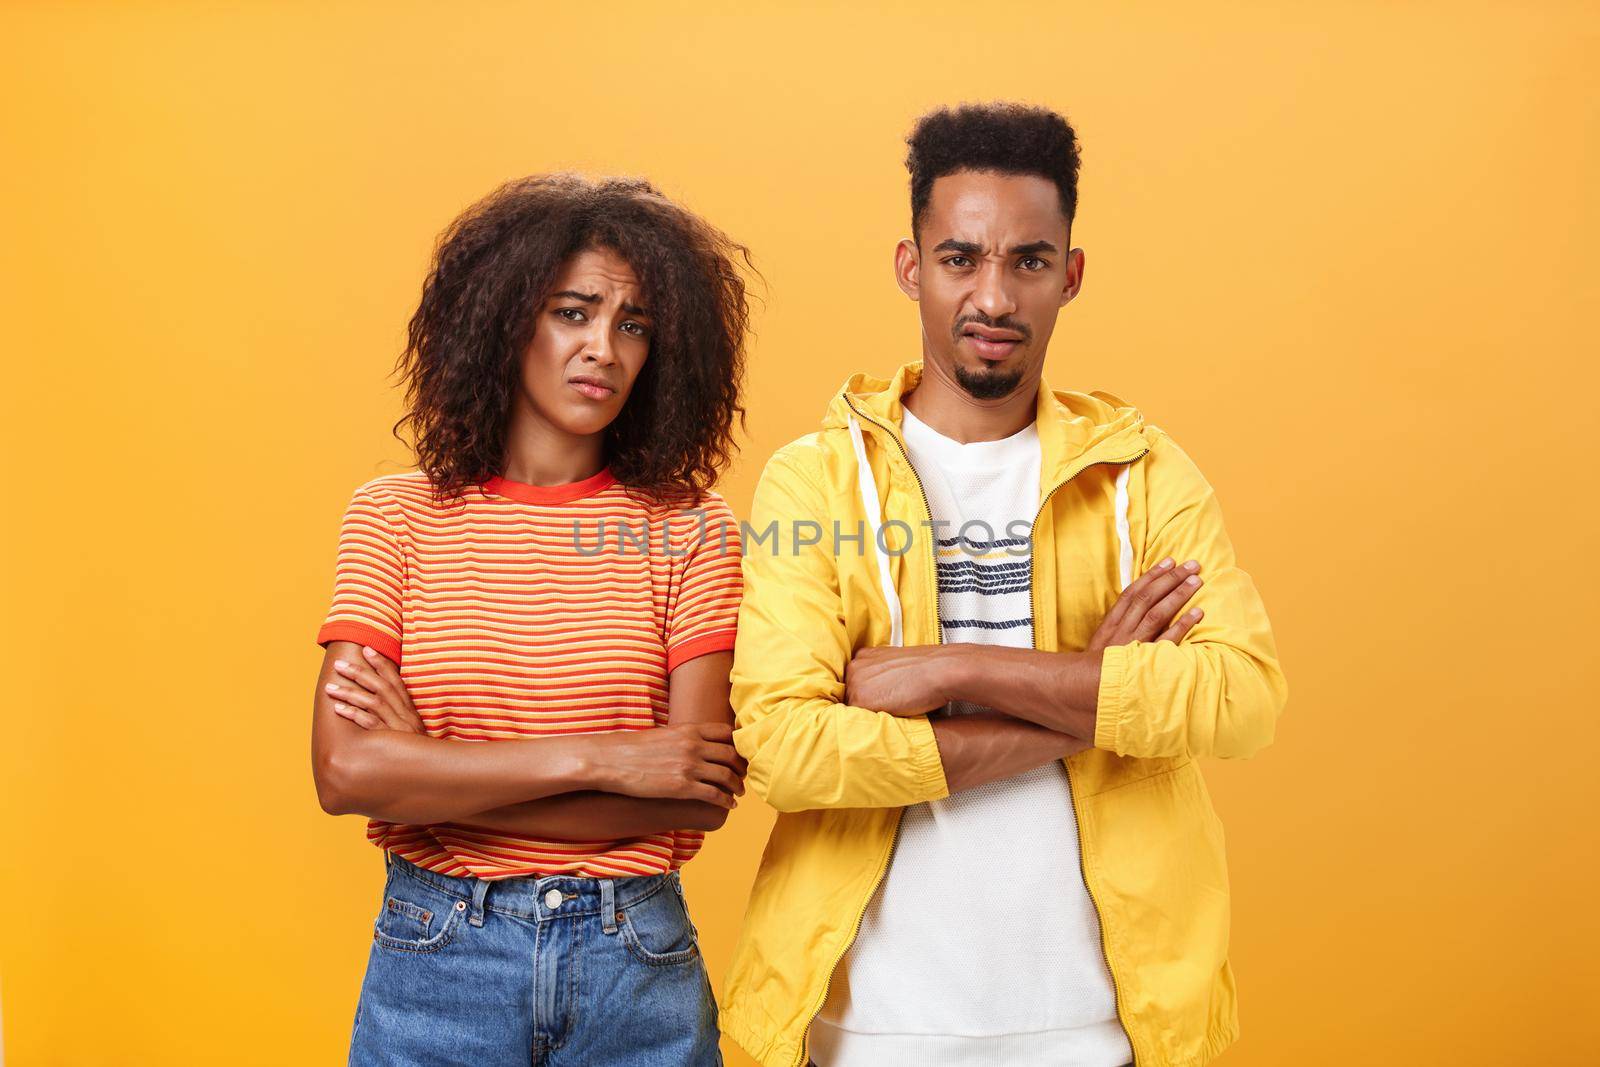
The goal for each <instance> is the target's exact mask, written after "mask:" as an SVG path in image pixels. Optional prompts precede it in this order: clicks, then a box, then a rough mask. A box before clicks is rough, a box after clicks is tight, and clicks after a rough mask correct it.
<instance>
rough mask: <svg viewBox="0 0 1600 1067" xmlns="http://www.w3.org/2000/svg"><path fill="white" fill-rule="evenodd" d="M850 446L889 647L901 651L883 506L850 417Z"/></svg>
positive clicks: (856, 426) (863, 445)
mask: <svg viewBox="0 0 1600 1067" xmlns="http://www.w3.org/2000/svg"><path fill="white" fill-rule="evenodd" d="M850 443H851V444H853V445H854V446H855V449H856V470H857V472H858V474H859V477H858V478H857V484H858V485H859V486H860V488H861V506H862V508H863V509H865V511H866V516H867V527H868V530H869V532H870V535H871V537H872V544H873V551H874V552H876V553H877V556H878V583H879V584H880V585H881V586H882V587H883V599H884V600H885V601H887V602H888V605H889V644H890V645H892V646H893V647H895V648H899V647H900V645H901V644H902V643H903V635H902V633H901V629H900V594H898V593H896V592H895V589H894V579H893V578H891V577H889V555H888V553H887V552H885V551H884V550H883V543H882V542H881V541H879V540H878V532H879V531H880V530H881V529H882V528H883V507H882V505H881V504H879V503H878V480H877V479H876V478H874V477H873V476H872V467H871V466H869V465H868V464H867V446H866V443H865V442H864V441H863V440H862V439H861V424H860V423H859V422H857V421H856V417H855V416H854V415H852V416H850Z"/></svg>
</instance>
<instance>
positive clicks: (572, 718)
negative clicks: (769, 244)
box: [312, 175, 749, 1067]
mask: <svg viewBox="0 0 1600 1067" xmlns="http://www.w3.org/2000/svg"><path fill="white" fill-rule="evenodd" d="M741 264H742V266H743V267H745V268H748V266H749V255H748V253H747V252H746V250H745V249H744V248H743V247H742V246H740V245H737V244H735V243H734V242H732V241H731V240H729V239H728V238H727V237H726V236H724V235H723V234H722V233H720V232H719V231H718V230H716V229H715V228H713V227H711V226H710V225H708V224H707V223H706V222H704V221H703V220H701V219H699V218H698V217H696V216H695V215H693V214H691V213H690V212H688V211H686V210H685V209H683V208H682V207H679V206H678V205H676V204H674V203H672V202H671V201H670V200H668V199H666V198H665V197H663V196H662V195H661V194H660V193H659V192H658V191H657V190H656V189H654V188H653V187H652V186H651V185H650V184H649V183H647V182H644V181H639V180H628V179H606V180H590V179H586V178H582V177H577V176H573V175H554V176H538V177H532V178H527V179H523V180H520V181H515V182H512V183H510V184H508V185H506V186H504V187H503V188H501V189H499V190H497V191H495V192H494V193H492V194H491V195H490V196H488V197H487V198H485V199H484V200H482V201H481V202H479V203H478V204H476V205H475V206H473V207H472V208H470V209H469V210H468V211H467V212H466V213H465V214H463V215H462V216H461V217H460V218H458V219H457V220H456V221H455V222H454V223H453V224H452V225H451V226H450V227H449V228H448V229H447V230H446V231H445V233H444V234H443V236H442V237H441V238H440V240H439V243H438V247H437V250H436V254H435V257H434V261H433V265H432V269H431V271H430V272H429V275H428V278H427V281H426V283H425V285H424V287H423V292H422V300H421V304H420V306H419V307H418V308H417V311H416V314H415V315H414V316H413V317H412V320H411V327H410V332H409V342H408V344H407V347H406V350H405V353H404V355H403V356H402V357H401V361H400V367H399V370H400V373H401V375H402V376H403V378H404V380H405V383H406V400H407V412H406V414H405V416H404V418H403V419H402V420H401V423H400V425H401V426H402V427H404V428H405V429H406V430H408V431H409V434H410V437H411V439H412V440H413V441H414V444H415V449H416V454H417V466H418V468H419V469H418V470H416V471H414V472H410V473H404V474H395V475H388V476H385V477H380V478H377V479H376V480H374V481H371V482H368V483H367V484H366V485H363V486H362V487H361V488H360V489H358V490H357V491H356V493H355V495H354V497H353V499H352V500H351V503H350V506H349V508H348V510H347V511H346V513H345V517H344V524H343V527H342V530H341V534H340V539H339V550H338V561H337V567H336V578H335V588H334V595H333V604H332V607H331V609H330V610H329V612H328V615H327V618H326V620H325V622H324V623H323V625H322V628H321V630H320V632H319V634H318V642H319V643H320V644H321V645H322V646H323V647H324V648H325V649H326V652H325V656H324V661H323V664H322V669H321V673H320V674H319V676H318V679H317V691H316V698H315V708H314V713H313V725H312V760H313V767H314V774H315V779H316V785H317V793H318V796H319V798H320V800H321V803H322V807H323V808H324V810H326V811H328V812H329V813H332V814H349V813H359V814H361V815H364V816H367V818H368V820H369V821H368V823H367V838H368V840H369V841H371V842H372V843H373V844H375V845H377V846H378V847H379V848H380V849H382V850H383V855H384V861H385V865H386V868H387V872H386V882H385V885H384V889H383V893H382V896H381V898H380V901H379V908H378V915H377V921H376V923H375V926H374V931H373V943H372V948H371V952H370V955H369V957H368V962H367V970H366V977H365V980H364V982H363V984H362V988H361V995H360V1000H359V1002H358V1005H357V1010H356V1020H355V1027H354V1031H353V1034H352V1038H351V1049H350V1062H351V1063H353V1064H380V1063H381V1064H397V1063H407V1064H410V1063H430V1064H431V1063H471V1064H475V1065H479V1067H489V1065H495V1064H502V1063H503V1064H513V1063H515V1064H527V1063H529V1062H530V1058H531V1062H533V1063H537V1064H551V1065H557V1064H601V1063H604V1064H609V1065H629V1064H645V1063H650V1064H658V1063H659V1064H668V1063H670V1064H702V1063H709V1064H714V1063H719V1062H721V1061H720V1056H719V1054H718V1051H717V1019H716V1005H715V1003H714V1001H713V999H712V994H711V989H710V985H709V982H708V980H707V977H706V970H705V966H704V964H703V962H702V959H701V955H700V950H699V944H698V935H697V933H696V931H695V928H694V925H693V924H692V923H691V921H690V919H689V914H688V910H687V906H686V903H685V900H684V895H683V888H682V883H681V881H680V879H679V870H680V869H681V868H682V866H683V865H684V864H685V863H686V862H688V860H689V859H690V858H691V857H693V856H694V854H695V853H696V851H697V850H698V849H699V847H700V844H701V842H702V840H703V838H704V835H705V832H706V831H708V830H713V829H716V828H717V827H718V826H720V825H722V822H723V820H724V819H725V818H726V817H727V814H728V811H729V810H730V809H731V808H732V807H733V806H734V803H735V801H736V798H737V797H738V796H739V795H740V794H741V793H743V791H744V785H743V776H744V772H745V763H744V761H743V760H742V759H741V758H740V757H739V755H738V753H737V752H736V751H735V750H734V748H733V745H732V714H731V711H730V708H729V703H728V692H729V683H728V672H729V665H730V662H731V657H732V652H731V650H732V648H733V639H734V628H735V623H736V616H737V611H738V604H739V596H740V561H739V552H738V547H739V537H738V530H737V527H736V526H735V524H734V520H733V518H732V515H731V513H730V512H729V510H728V507H727V505H726V504H725V503H724V502H723V501H722V499H721V498H720V497H718V496H717V495H716V494H715V493H713V492H711V485H712V483H713V481H714V480H715V478H716V476H717V475H718V473H719V472H720V471H721V470H722V469H723V468H724V467H725V466H726V464H727V462H728V460H729V458H730V455H731V453H732V424H733V420H734V418H735V416H736V415H737V416H742V415H743V409H742V408H741V407H740V399H739V398H740V382H741V377H742V374H743V367H744V350H745V335H746V329H747V325H748V308H747V303H746V296H745V285H744V281H743V276H742V274H741V269H740V267H741Z"/></svg>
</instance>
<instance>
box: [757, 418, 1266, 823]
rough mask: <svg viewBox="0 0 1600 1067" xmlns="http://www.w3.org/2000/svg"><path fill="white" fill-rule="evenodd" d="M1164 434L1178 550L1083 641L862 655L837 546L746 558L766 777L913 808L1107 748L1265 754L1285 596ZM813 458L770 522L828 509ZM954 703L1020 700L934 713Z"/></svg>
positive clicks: (760, 781) (1153, 509) (768, 494)
mask: <svg viewBox="0 0 1600 1067" xmlns="http://www.w3.org/2000/svg"><path fill="white" fill-rule="evenodd" d="M1149 432H1150V433H1151V435H1152V437H1153V448H1152V451H1151V453H1150V456H1149V458H1148V459H1147V460H1145V461H1144V462H1145V464H1146V468H1145V471H1144V478H1143V483H1144V484H1143V487H1142V492H1143V495H1144V504H1145V515H1146V518H1145V521H1144V523H1143V526H1144V529H1143V533H1142V552H1141V555H1142V556H1143V558H1145V559H1155V560H1160V561H1161V562H1160V563H1158V564H1156V566H1154V567H1152V568H1151V569H1150V570H1149V571H1148V572H1146V573H1145V574H1144V575H1142V576H1140V578H1139V579H1138V580H1136V581H1135V582H1133V583H1132V584H1130V585H1129V587H1128V588H1127V589H1126V590H1124V591H1123V592H1122V594H1121V595H1120V596H1119V597H1118V599H1117V601H1116V602H1115V603H1114V604H1113V605H1112V606H1111V607H1110V608H1109V610H1108V612H1107V614H1106V616H1105V618H1104V619H1103V620H1102V621H1101V624H1100V626H1099V628H1098V629H1097V631H1096V633H1095V635H1094V638H1093V640H1092V641H1091V642H1090V643H1089V645H1088V646H1087V647H1086V648H1084V649H1083V650H1082V651H1067V652H1045V651H1036V650H1032V649H1009V648H1000V647H995V646H989V645H934V646H925V647H913V648H861V649H857V648H856V647H855V645H854V641H853V640H852V638H851V636H850V634H849V632H848V631H847V627H846V625H845V619H844V615H843V609H842V606H841V604H842V593H841V590H840V588H839V580H840V579H839V571H838V568H837V563H836V561H835V560H834V559H833V557H832V556H831V555H830V554H828V553H826V552H825V551H823V550H822V549H820V548H819V547H815V546H813V547H812V548H810V549H809V550H808V551H795V552H786V553H781V554H780V553H770V554H768V553H751V554H750V555H748V556H746V558H745V576H744V577H745V583H744V584H745V599H744V603H743V606H742V608H741V610H740V616H739V638H738V652H737V653H736V655H735V659H734V667H733V700H734V705H735V707H736V708H737V709H738V713H739V718H738V726H739V728H738V730H737V731H736V732H735V735H734V737H735V742H736V744H737V745H738V748H739V750H740V752H741V753H742V754H743V755H744V756H745V757H746V758H747V759H748V760H749V782H750V785H751V786H752V788H754V789H755V790H756V792H757V793H758V794H759V795H760V796H762V797H763V799H765V800H766V801H767V802H768V803H769V804H771V805H772V806H773V807H775V808H777V809H778V810H780V811H804V810H808V809H816V808H833V807H891V806H904V805H907V804H915V803H919V802H922V801H926V800H934V799H938V798H940V797H943V796H946V795H948V794H949V793H951V792H958V791H960V790H963V789H967V788H971V787H972V786H975V785H980V784H983V783H985V782H989V781H994V780H996V779H1000V778H1006V777H1010V776H1013V775H1015V774H1019V773H1022V772H1024V771H1027V770H1030V769H1032V768H1034V767H1037V766H1041V765H1043V764H1045V763H1048V762H1051V761H1053V760H1057V759H1060V758H1062V757H1063V756H1067V755H1070V754H1072V753H1074V752H1077V751H1080V750H1082V749H1085V748H1089V747H1096V748H1101V749H1104V750H1106V751H1108V752H1112V753H1115V754H1116V755H1119V756H1124V757H1139V758H1155V757H1180V756H1193V755H1213V756H1248V755H1250V754H1252V753H1253V752H1255V751H1257V750H1259V749H1260V748H1261V747H1263V746H1264V745H1266V744H1267V743H1269V742H1270V740H1271V738H1272V734H1273V730H1274V728H1275V725H1276V720H1277V717H1278V715H1279V714H1280V713H1281V710H1282V707H1283V704H1284V701H1285V700H1286V698H1287V688H1286V686H1285V684H1284V680H1283V674H1282V671H1281V670H1280V669H1279V667H1278V662H1277V653H1276V649H1275V647H1274V644H1273V639H1272V634H1271V629H1270V627H1269V626H1268V623H1267V619H1266V613H1265V609H1264V608H1263V607H1262V605H1261V601H1260V598H1259V596H1258V595H1257V594H1256V591H1255V587H1254V585H1253V583H1252V582H1251V580H1250V578H1249V576H1248V575H1247V574H1245V572H1244V571H1242V570H1241V569H1239V567H1238V566H1237V565H1236V564H1235V561H1234V555H1233V549H1232V546H1231V544H1230V543H1229V541H1228V538H1227V535H1226V533H1225V532H1224V531H1223V526H1222V517H1221V511H1220V509H1219V508H1218V506H1217V503H1216V500H1215V496H1214V494H1213V493H1212V491H1211V487H1210V486H1209V485H1208V484H1207V483H1206V482H1205V480H1204V478H1202V477H1201V476H1200V474H1199V471H1198V470H1197V469H1196V468H1195V467H1194V465H1193V463H1192V461H1190V460H1189V458H1188V456H1187V455H1185V454H1184V453H1183V452H1182V451H1181V450H1180V449H1178V448H1177V446H1176V445H1175V444H1174V443H1172V441H1171V440H1170V438H1167V437H1166V436H1165V435H1164V434H1161V433H1160V432H1159V431H1156V430H1153V429H1152V430H1151V431H1149ZM813 453H814V450H813V449H809V448H808V447H797V448H794V449H791V450H788V451H785V452H782V453H780V454H779V455H777V456H775V457H774V458H773V460H772V461H771V462H770V463H769V464H768V467H767V470H766V472H765V473H764V474H763V476H762V480H761V483H760V484H759V485H758V487H757V489H756V495H755V501H754V504H753V507H752V517H751V523H752V525H753V526H754V527H755V528H757V529H762V528H765V527H766V526H767V525H768V524H769V523H771V522H774V521H775V522H778V523H780V524H782V523H784V522H792V521H794V519H795V518H796V517H801V518H815V517H816V516H818V515H823V516H826V515H827V514H828V501H829V499H830V497H829V495H828V493H827V492H826V491H825V490H824V489H823V488H822V486H823V483H824V482H825V480H826V475H825V473H824V472H823V471H822V469H821V464H820V462H819V460H818V459H817V457H816V456H815V455H814V454H813ZM1191 556H1192V558H1191ZM1177 560H1184V561H1186V562H1185V563H1184V564H1182V565H1179V564H1177V562H1176V561H1177ZM1202 570H1203V571H1204V572H1205V579H1204V581H1202V580H1201V577H1200V574H1201V571H1202ZM1202 588H1203V589H1204V592H1203V593H1202ZM1197 596H1198V599H1197V600H1196V601H1195V604H1194V605H1193V606H1192V607H1190V606H1189V601H1190V599H1191V598H1195V597H1197ZM1202 608H1203V609H1204V610H1203V611H1202V610H1201V609H1202ZM1202 619H1203V620H1204V621H1203V622H1202ZM797 631H803V632H797ZM951 700H966V701H971V702H973V703H977V704H980V705H983V706H986V707H989V708H993V709H996V710H997V711H998V712H1000V713H1001V714H999V715H995V716H982V717H976V716H956V717H938V716H935V717H930V716H928V714H927V712H929V711H931V710H933V709H935V708H937V707H939V706H941V705H943V704H944V703H946V702H948V701H951Z"/></svg>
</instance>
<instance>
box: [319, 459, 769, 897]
mask: <svg viewBox="0 0 1600 1067" xmlns="http://www.w3.org/2000/svg"><path fill="white" fill-rule="evenodd" d="M738 533H739V531H738V526H737V524H736V523H735V520H734V518H733V515H732V512H730V511H729V509H728V506H727V504H726V503H725V502H724V501H723V500H722V498H721V497H719V496H717V495H716V494H708V495H707V496H706V497H705V498H704V499H703V500H702V501H701V503H700V505H699V506H698V507H697V508H683V507H679V508H672V507H668V506H664V505H659V504H653V503H647V502H643V501H641V500H639V499H637V498H635V497H633V496H630V495H629V494H628V493H627V492H626V491H625V489H624V487H623V486H622V485H621V484H619V483H618V482H617V481H616V479H615V478H614V477H613V476H612V475H611V473H610V472H609V470H603V471H601V472H600V473H599V474H596V475H595V476H593V477H591V478H588V479H585V480H583V481H580V482H573V483H571V484H568V485H558V486H535V485H527V484H523V483H520V482H511V481H507V480H506V479H503V478H493V479H490V480H489V481H488V482H485V483H484V484H483V485H482V486H479V487H474V488H470V489H468V490H466V491H465V493H464V494H463V495H462V496H461V497H460V498H459V499H457V500H454V501H451V502H449V503H446V504H444V505H440V504H439V503H438V502H436V501H435V500H434V499H433V494H432V490H431V487H430V485H429V482H428V480H427V478H426V476H425V475H423V474H422V473H420V472H413V473H408V474H396V475H389V476H387V477H383V478H378V479H375V480H374V481H371V482H368V483H367V484H366V485H364V486H362V487H361V488H360V489H359V490H357V491H356V493H355V496H354V497H353V498H352V500H351V502H350V507H349V509H348V510H347V511H346V513H345V517H344V525H343V528H342V530H341V533H340V536H339V556H338V564H337V568H336V576H335V582H334V594H333V606H332V607H331V608H330V610H329V612H328V615H327V619H326V621H325V622H324V623H323V626H322V628H321V630H320V631H319V632H318V634H317V641H318V643H320V644H324V645H325V644H327V643H328V642H329V641H355V642H359V643H361V644H366V645H371V646H372V647H373V648H375V649H377V650H378V651H379V652H381V653H383V654H384V655H385V656H388V657H389V658H390V659H392V660H395V661H396V662H398V663H399V664H400V673H401V676H402V678H403V679H404V681H405V684H406V689H407V690H408V691H409V692H410V694H411V699H412V701H413V703H415V705H416V708H417V712H418V714H419V715H420V716H421V717H422V721H423V724H424V727H425V728H426V730H427V732H428V733H429V734H430V735H432V736H434V737H440V738H448V739H450V740H454V741H465V742H493V741H501V740H509V739H514V738H532V737H547V736H552V735H557V734H591V733H608V732H611V731H616V730H650V729H654V728H655V727H657V726H663V725H665V724H666V722H667V679H668V675H669V673H670V672H671V671H672V669H673V668H675V667H677V666H678V665H679V664H681V663H683V662H685V661H686V660H689V659H693V658H694V657H696V656H700V655H704V654H706V653H709V652H718V651H725V650H728V649H731V648H732V647H733V638H734V629H735V625H736V623H737V615H738V607H739V596H740V592H741V578H740V572H739V536H738ZM602 535H603V536H602ZM704 836H705V835H704V833H703V832H701V831H697V830H678V831H671V832H667V833H659V834H650V835H648V836H645V837H638V838H633V839H631V840H626V841H618V842H594V841H589V842H584V841H546V840H540V839H537V838H534V837H529V836H525V835H521V834H509V833H500V832H495V831H490V830H485V829H477V828H473V827H471V826H468V825H463V824H460V823H442V824H437V825H432V826H414V825H406V824H401V823H390V822H384V821H382V820H379V819H374V820H371V821H370V822H369V823H368V825H367V837H368V839H369V840H370V841H372V842H373V843H374V844H375V845H377V846H379V847H380V848H384V849H388V850H391V851H393V852H394V853H395V854H396V855H399V856H403V857H404V858H405V859H407V860H410V861H411V862H412V863H415V864H417V865H418V866H420V867H424V868H426V869H428V870H432V871H439V872H441V873H444V874H451V875H474V876H477V877H480V878H507V877H513V876H517V875H528V874H535V875H550V874H575V875H581V876H585V877H627V876H632V875H645V874H656V873H660V872H664V871H668V870H673V869H676V868H678V867H681V866H682V865H683V864H684V863H686V862H687V861H688V860H689V858H690V857H692V856H693V855H694V854H695V852H697V851H698V850H699V848H700V845H701V842H702V841H703V839H704Z"/></svg>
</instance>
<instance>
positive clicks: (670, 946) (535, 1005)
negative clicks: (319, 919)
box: [350, 853, 722, 1067]
mask: <svg viewBox="0 0 1600 1067" xmlns="http://www.w3.org/2000/svg"><path fill="white" fill-rule="evenodd" d="M385 859H386V862H387V865H388V879H387V882H386V884H385V885H384V889H383V898H382V901H381V903H380V905H379V910H378V919H377V922H376V923H375V924H374V929H373V935H372V951H371V954H370V955H369V956H368V959H367V974H366V978H365V979H364V980H363V981H362V984H361V999H360V1002H359V1003H358V1004H357V1006H356V1021H355V1028H354V1031H353V1032H352V1034H351V1038H350V1063H351V1064H352V1065H353V1067H369V1065H372V1067H375V1065H378V1064H386V1065H390V1064H418V1065H421V1064H428V1065H434V1064H462V1065H471V1067H499V1065H502V1064H506V1065H509V1064H518V1065H520V1067H528V1065H529V1064H533V1065H536V1067H580V1065H582V1067H588V1065H597V1064H606V1065H614V1067H683V1065H694V1067H699V1065H702V1064H708V1065H718V1064H721V1063H722V1057H721V1054H720V1053H719V1052H718V1051H717V1005H716V1001H715V1000H714V999H713V998H712V993H711V983H710V980H709V979H708V978H707V975H706V968H705V962H704V961H703V960H702V958H701V955H700V945H699V935H698V932H697V931H696V930H695V928H694V924H693V923H692V922H690V920H689V911H688V907H687V905H686V904H685V903H684V899H683V884H682V882H681V881H680V880H679V878H678V872H677V871H672V872H669V873H667V874H658V875H651V876H649V877H644V878H616V879H610V878H577V877H572V876H568V875H557V876H552V877H533V876H530V877H526V878H508V879H504V880H501V881H493V882H487V881H483V880H481V879H478V878H457V877H452V876H450V875H446V874H435V873H433V872H432V871H425V870H422V869H421V868H419V867H416V866H413V865H412V864H410V863H408V862H406V861H405V860H403V859H400V858H399V857H397V856H393V855H391V854H389V853H385Z"/></svg>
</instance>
